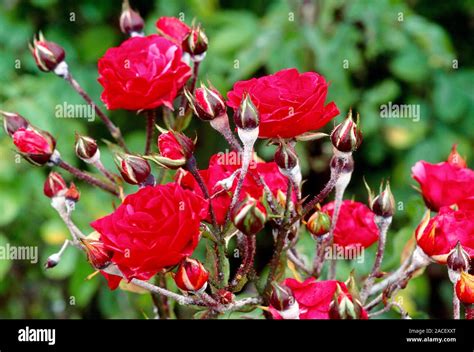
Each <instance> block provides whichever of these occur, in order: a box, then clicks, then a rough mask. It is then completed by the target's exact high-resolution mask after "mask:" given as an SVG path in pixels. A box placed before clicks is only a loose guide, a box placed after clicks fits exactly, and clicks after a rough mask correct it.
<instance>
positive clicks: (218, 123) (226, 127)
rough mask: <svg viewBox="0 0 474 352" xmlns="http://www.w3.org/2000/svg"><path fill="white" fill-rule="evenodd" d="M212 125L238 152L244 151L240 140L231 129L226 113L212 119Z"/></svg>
mask: <svg viewBox="0 0 474 352" xmlns="http://www.w3.org/2000/svg"><path fill="white" fill-rule="evenodd" d="M210 125H211V127H212V128H213V129H215V130H216V131H217V132H219V133H220V134H221V135H222V136H223V137H224V139H225V140H226V141H227V143H229V145H230V147H231V148H232V149H234V150H237V151H238V152H241V151H242V146H241V145H240V142H239V141H238V140H237V138H235V136H234V134H233V133H232V130H231V129H230V124H229V116H228V115H227V114H226V113H224V114H222V115H221V116H217V117H216V118H215V119H214V120H211V121H210Z"/></svg>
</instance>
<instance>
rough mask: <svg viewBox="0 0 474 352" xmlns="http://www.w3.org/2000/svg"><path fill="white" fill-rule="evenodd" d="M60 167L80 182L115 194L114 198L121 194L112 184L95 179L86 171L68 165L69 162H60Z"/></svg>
mask: <svg viewBox="0 0 474 352" xmlns="http://www.w3.org/2000/svg"><path fill="white" fill-rule="evenodd" d="M58 166H59V167H60V168H62V169H64V170H66V171H67V172H69V173H70V174H72V175H73V176H75V177H77V178H78V179H80V180H83V181H85V182H87V183H89V184H91V185H93V186H96V187H99V188H101V189H103V190H104V191H107V192H109V193H111V194H113V195H114V196H117V197H118V196H119V192H118V191H117V189H116V188H115V186H114V185H112V184H110V183H105V182H103V181H101V180H99V179H97V178H95V177H94V176H92V175H89V174H87V173H85V172H84V171H81V170H79V169H77V168H75V167H74V166H72V165H70V164H68V163H67V162H65V161H64V160H60V161H59V163H58Z"/></svg>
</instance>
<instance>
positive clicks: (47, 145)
mask: <svg viewBox="0 0 474 352" xmlns="http://www.w3.org/2000/svg"><path fill="white" fill-rule="evenodd" d="M12 137H13V143H14V144H15V146H16V147H17V149H18V151H19V152H20V153H21V154H22V156H23V157H24V158H25V159H26V160H27V161H29V162H30V163H32V164H34V165H38V166H42V165H45V164H46V163H48V162H49V161H50V159H51V156H52V155H53V153H54V150H55V148H56V140H55V139H54V138H53V136H51V135H50V134H49V133H48V132H45V131H40V130H36V129H33V128H31V127H30V128H28V129H25V128H23V127H21V128H19V129H18V130H17V131H16V132H15V133H14V134H13V136H12Z"/></svg>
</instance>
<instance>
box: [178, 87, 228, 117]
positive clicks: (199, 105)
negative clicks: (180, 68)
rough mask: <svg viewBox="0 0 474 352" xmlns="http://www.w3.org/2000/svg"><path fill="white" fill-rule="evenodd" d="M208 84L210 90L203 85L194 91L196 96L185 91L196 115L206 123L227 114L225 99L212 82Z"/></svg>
mask: <svg viewBox="0 0 474 352" xmlns="http://www.w3.org/2000/svg"><path fill="white" fill-rule="evenodd" d="M208 84H209V88H208V87H206V86H205V85H204V84H202V83H201V87H199V88H196V90H195V91H194V96H193V95H191V93H190V92H189V91H188V90H187V89H185V90H184V94H185V95H186V98H188V101H189V105H190V106H191V108H192V109H193V111H194V113H195V115H196V116H197V117H199V118H200V119H201V120H204V121H211V120H214V119H215V118H216V117H219V116H222V115H223V114H225V113H226V105H225V102H224V98H223V97H222V95H221V94H220V93H219V91H218V90H217V89H216V88H214V87H213V86H212V84H211V83H210V82H208Z"/></svg>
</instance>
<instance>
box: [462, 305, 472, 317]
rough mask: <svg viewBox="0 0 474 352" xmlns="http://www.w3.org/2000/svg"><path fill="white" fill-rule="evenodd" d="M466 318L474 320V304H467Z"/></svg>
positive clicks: (465, 306)
mask: <svg viewBox="0 0 474 352" xmlns="http://www.w3.org/2000/svg"><path fill="white" fill-rule="evenodd" d="M464 310H465V312H466V320H474V304H465V305H464Z"/></svg>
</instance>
